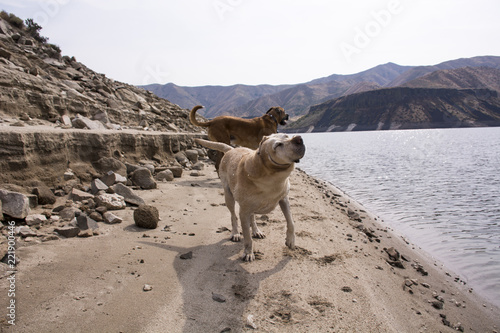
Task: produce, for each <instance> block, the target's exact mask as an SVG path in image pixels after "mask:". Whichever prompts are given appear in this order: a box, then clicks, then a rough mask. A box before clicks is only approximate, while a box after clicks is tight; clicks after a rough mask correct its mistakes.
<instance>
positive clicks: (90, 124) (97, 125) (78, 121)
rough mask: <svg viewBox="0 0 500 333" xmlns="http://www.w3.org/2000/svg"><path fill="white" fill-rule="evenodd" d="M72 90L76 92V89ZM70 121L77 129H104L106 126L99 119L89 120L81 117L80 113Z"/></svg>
mask: <svg viewBox="0 0 500 333" xmlns="http://www.w3.org/2000/svg"><path fill="white" fill-rule="evenodd" d="M68 91H71V90H68ZM74 92H76V90H75V91H74ZM71 123H72V125H73V127H74V128H79V129H91V130H103V129H106V127H104V125H103V124H102V123H101V122H100V121H96V120H91V119H89V118H87V117H82V116H80V115H77V116H76V117H75V118H73V120H72V121H71Z"/></svg>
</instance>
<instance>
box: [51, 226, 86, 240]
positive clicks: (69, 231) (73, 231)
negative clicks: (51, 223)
mask: <svg viewBox="0 0 500 333" xmlns="http://www.w3.org/2000/svg"><path fill="white" fill-rule="evenodd" d="M54 231H55V232H57V233H58V234H59V235H61V236H64V237H66V238H71V237H76V236H77V235H78V233H79V232H80V228H78V227H71V226H68V227H61V228H55V229H54Z"/></svg>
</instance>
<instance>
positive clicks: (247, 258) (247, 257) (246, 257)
mask: <svg viewBox="0 0 500 333" xmlns="http://www.w3.org/2000/svg"><path fill="white" fill-rule="evenodd" d="M241 259H243V261H254V260H255V254H253V252H252V253H243V257H241Z"/></svg>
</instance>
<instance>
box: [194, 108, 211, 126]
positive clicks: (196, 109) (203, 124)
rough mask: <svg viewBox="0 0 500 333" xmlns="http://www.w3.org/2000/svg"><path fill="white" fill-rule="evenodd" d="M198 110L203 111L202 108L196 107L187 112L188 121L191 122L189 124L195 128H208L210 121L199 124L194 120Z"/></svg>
mask: <svg viewBox="0 0 500 333" xmlns="http://www.w3.org/2000/svg"><path fill="white" fill-rule="evenodd" d="M199 109H203V106H201V105H196V106H195V107H194V108H193V109H192V110H191V112H189V120H190V121H191V124H193V125H195V126H201V127H208V126H210V121H206V122H199V121H198V120H196V111H198V110H199Z"/></svg>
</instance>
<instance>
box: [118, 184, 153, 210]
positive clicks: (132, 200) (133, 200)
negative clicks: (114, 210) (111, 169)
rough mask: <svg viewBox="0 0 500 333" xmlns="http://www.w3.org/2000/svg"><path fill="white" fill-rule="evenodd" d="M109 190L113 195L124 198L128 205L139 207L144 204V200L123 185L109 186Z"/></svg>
mask: <svg viewBox="0 0 500 333" xmlns="http://www.w3.org/2000/svg"><path fill="white" fill-rule="evenodd" d="M111 189H112V190H113V191H114V192H115V193H117V194H119V195H121V196H122V197H123V198H124V200H125V202H127V203H129V204H132V205H136V206H140V205H144V204H145V202H144V200H143V199H142V198H141V197H139V196H138V195H137V194H135V193H134V191H133V190H132V189H131V188H128V187H127V186H125V185H123V184H122V183H117V184H115V185H113V186H111Z"/></svg>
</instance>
